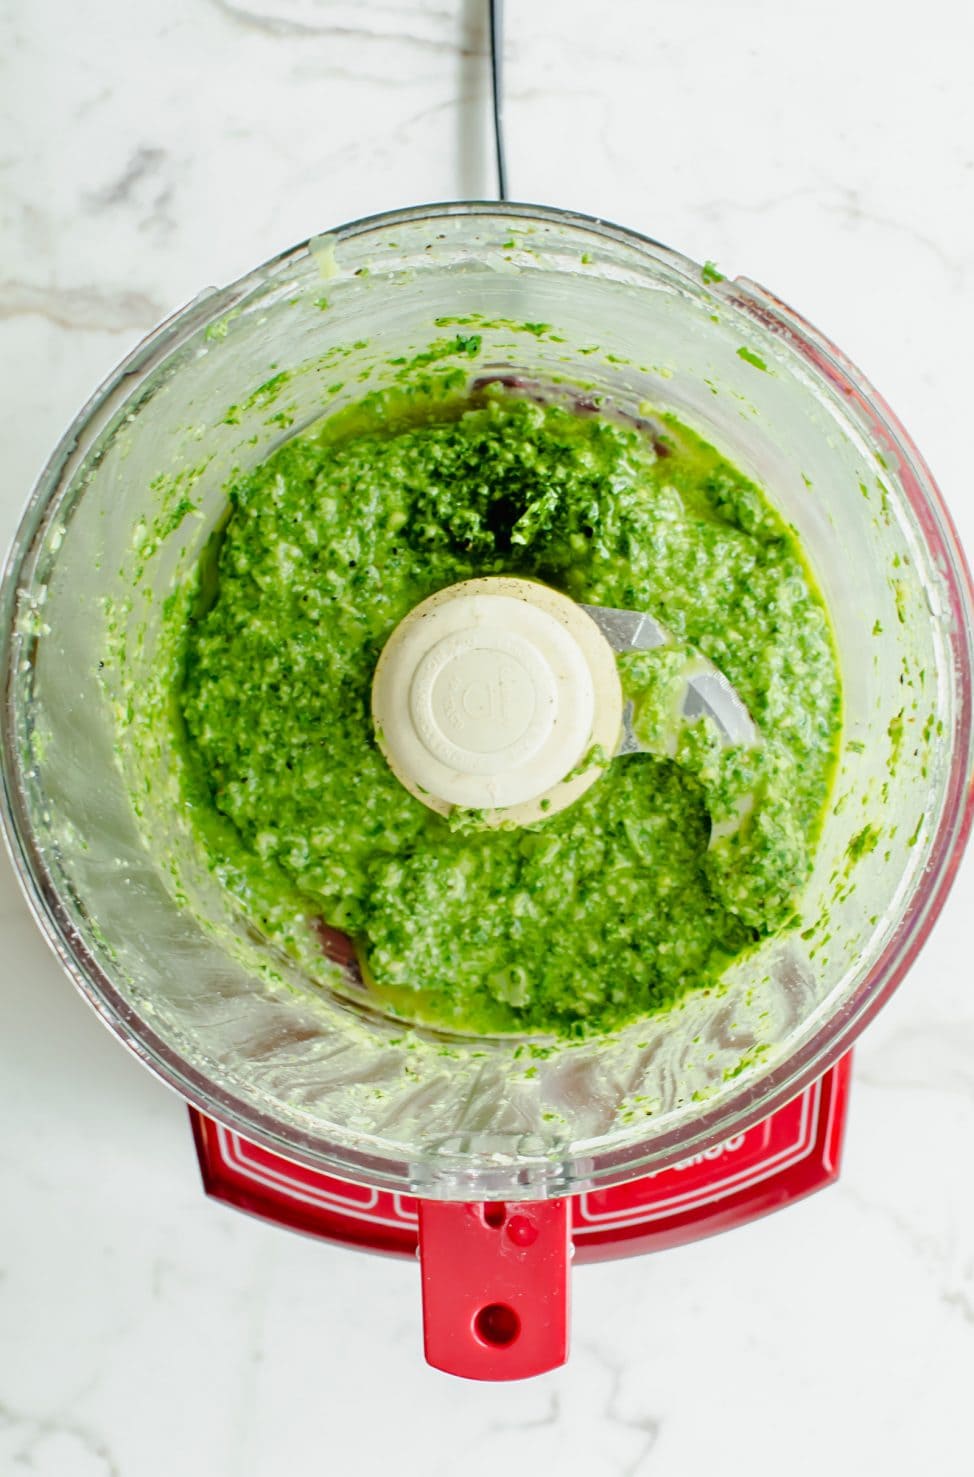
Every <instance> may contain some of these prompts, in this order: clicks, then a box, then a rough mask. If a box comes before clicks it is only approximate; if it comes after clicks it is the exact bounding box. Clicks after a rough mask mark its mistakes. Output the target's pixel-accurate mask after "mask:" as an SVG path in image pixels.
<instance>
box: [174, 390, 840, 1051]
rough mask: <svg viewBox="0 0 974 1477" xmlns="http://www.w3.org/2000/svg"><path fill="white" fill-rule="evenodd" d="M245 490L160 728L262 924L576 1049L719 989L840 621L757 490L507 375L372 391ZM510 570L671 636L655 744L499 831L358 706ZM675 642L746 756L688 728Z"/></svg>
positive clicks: (186, 626)
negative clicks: (426, 604) (455, 603)
mask: <svg viewBox="0 0 974 1477" xmlns="http://www.w3.org/2000/svg"><path fill="white" fill-rule="evenodd" d="M229 505H230V506H229V513H228V517H227V520H226V522H225V524H224V525H223V527H222V528H221V530H220V532H219V534H218V535H217V536H215V537H214V539H213V540H211V543H210V546H209V547H208V550H207V552H206V554H205V556H204V558H203V559H202V560H201V562H200V564H199V567H198V569H197V571H196V574H195V576H194V585H193V588H192V590H191V591H190V592H188V594H187V598H186V599H185V600H183V601H180V600H176V601H173V602H172V603H171V610H170V619H171V620H172V621H174V622H176V621H178V623H179V625H178V630H175V631H174V633H173V649H174V651H175V652H176V659H175V661H174V664H173V671H174V673H175V674H176V675H174V678H173V683H174V688H173V699H174V701H173V703H172V710H171V711H172V724H173V737H174V741H175V742H176V743H177V744H178V745H179V749H180V754H181V758H182V761H183V762H182V764H181V773H182V775H183V779H182V785H183V789H184V800H185V802H186V807H187V813H188V814H189V815H190V817H191V820H192V824H193V826H194V830H195V833H196V835H197V839H198V843H199V846H200V848H201V849H202V850H203V852H204V853H206V854H207V855H208V856H209V859H210V864H211V866H212V868H213V870H214V871H215V873H216V874H217V875H218V876H219V877H220V879H221V881H222V883H223V884H224V886H225V887H227V888H228V889H229V890H230V891H231V892H232V893H233V894H234V895H235V897H236V898H237V899H238V901H239V904H240V906H241V907H242V908H243V909H244V911H245V912H246V913H247V914H248V916H249V917H250V919H251V921H252V922H253V923H254V925H255V926H256V927H257V928H258V929H259V930H261V931H262V932H263V933H264V934H265V935H266V936H268V937H269V938H271V939H272V940H273V939H275V937H276V938H277V939H278V941H279V940H280V939H282V938H284V939H286V938H287V937H288V936H289V932H288V929H289V926H290V925H291V924H293V923H294V921H295V920H301V919H310V920H315V921H318V922H320V923H321V924H324V925H327V926H328V928H332V929H338V930H341V931H342V932H343V933H346V934H348V935H350V936H351V937H352V938H353V939H354V941H355V946H356V952H357V954H358V957H359V960H360V963H361V967H362V972H363V975H364V978H365V980H366V982H367V986H368V988H369V990H370V993H371V995H372V998H373V999H374V1001H375V1002H377V1003H378V1004H379V1005H380V1006H382V1007H383V1008H385V1009H386V1010H388V1011H390V1012H392V1013H393V1014H400V1015H402V1016H404V1017H406V1018H409V1019H415V1020H420V1021H424V1022H427V1023H430V1024H433V1025H437V1026H441V1027H446V1028H448V1029H450V1030H457V1031H463V1032H472V1033H494V1032H517V1033H532V1034H534V1033H541V1034H552V1035H556V1036H579V1035H587V1034H593V1033H599V1032H604V1031H608V1030H613V1029H615V1028H617V1027H620V1026H622V1025H624V1024H626V1023H627V1022H630V1021H633V1020H635V1019H638V1018H640V1017H643V1016H646V1015H648V1014H650V1013H653V1012H656V1011H659V1010H661V1009H665V1008H666V1007H667V1006H669V1005H671V1004H672V1003H673V1002H675V1001H677V1000H678V999H679V998H680V997H681V996H682V995H683V994H684V992H685V991H687V990H691V989H701V988H708V987H714V986H715V985H716V984H717V982H718V981H719V978H720V976H721V974H722V972H723V971H724V970H725V969H726V968H727V966H728V964H729V963H730V962H731V961H733V960H734V959H735V958H737V957H739V956H740V955H741V954H742V953H744V952H746V951H747V950H749V949H752V948H753V947H754V946H755V945H756V944H757V943H759V942H760V941H761V940H762V939H764V938H767V937H768V936H770V935H772V934H776V933H779V932H782V931H784V930H786V929H787V928H788V927H789V926H791V925H792V923H793V922H794V917H795V899H796V897H797V895H798V893H799V891H800V889H801V887H802V885H803V883H804V882H805V880H806V879H807V877H808V875H809V873H810V870H811V863H812V858H813V855H814V850H815V845H816V841H817V838H818V835H819V831H820V827H821V823H822V816H823V812H824V810H825V807H826V803H827V800H828V796H829V790H830V786H831V782H832V777H833V773H834V768H835V746H836V739H837V733H838V726H839V717H840V684H839V675H838V670H837V665H836V657H835V650H834V646H833V642H832V637H831V632H830V626H829V621H828V617H827V614H826V610H825V607H824V605H823V602H822V598H821V595H820V593H819V591H818V590H817V588H816V586H815V583H814V581H813V578H812V576H811V574H810V571H809V569H808V566H807V564H806V562H805V560H804V558H803V555H802V551H801V549H800V548H799V546H798V544H797V542H796V540H795V537H794V535H793V533H792V532H791V531H790V530H789V529H788V528H787V527H786V525H785V524H784V522H783V521H782V519H781V518H780V516H779V515H778V514H777V513H776V512H775V510H774V509H773V508H772V506H771V504H770V503H769V502H768V500H767V498H766V497H765V495H764V493H763V492H762V491H761V490H760V489H759V488H758V487H756V486H755V485H754V483H753V482H751V481H749V480H748V478H747V477H745V476H743V475H742V474H741V473H740V472H739V471H738V470H736V469H735V468H734V467H733V466H732V465H731V464H730V463H729V462H728V461H726V460H725V459H724V458H723V457H722V456H721V455H719V454H718V452H717V451H715V450H714V449H713V448H712V447H711V446H709V445H707V444H706V443H705V442H704V441H702V440H701V439H700V438H699V437H698V436H697V435H696V434H694V433H693V432H692V431H690V430H689V429H688V428H687V427H685V426H683V425H681V424H680V423H679V422H677V421H676V420H675V419H674V418H672V417H670V416H661V417H660V418H659V421H658V423H656V424H655V425H654V426H650V425H649V424H648V423H647V424H646V425H641V424H633V423H629V422H627V421H625V420H624V419H623V418H621V417H612V416H611V415H609V414H600V413H596V412H593V411H592V410H591V409H589V408H588V406H586V407H585V409H584V411H579V410H578V409H577V407H576V408H575V409H573V408H571V407H570V406H569V404H568V403H567V402H562V403H556V402H555V401H554V400H551V401H550V402H546V403H538V401H537V400H536V399H532V398H528V397H524V396H521V395H518V394H515V393H511V392H510V391H509V390H505V389H504V387H502V386H489V387H486V388H482V389H480V390H478V391H475V392H467V393H459V392H457V393H455V394H453V395H452V396H451V395H446V396H444V395H443V394H432V395H427V394H422V393H419V392H417V393H414V394H412V395H410V394H409V393H407V392H395V393H393V392H389V393H387V394H377V395H373V396H370V397H369V398H368V399H367V400H365V401H363V402H362V404H361V405H360V406H358V407H355V408H353V409H351V410H347V411H345V412H342V413H340V414H338V415H335V416H332V417H330V418H328V419H326V420H325V421H323V422H321V423H319V425H318V426H317V427H315V428H313V429H312V430H311V431H310V432H306V433H304V434H302V435H299V436H296V437H295V438H294V439H292V440H290V441H289V442H287V443H286V444H284V445H283V446H282V447H281V448H280V449H279V450H277V451H276V452H275V453H274V454H273V455H272V456H271V457H269V458H268V459H267V460H266V461H264V462H263V463H262V464H261V465H259V466H258V467H256V468H255V469H254V470H253V471H251V472H249V473H247V474H245V475H241V476H239V477H238V478H237V479H236V480H234V481H233V483H232V485H231V486H230V488H229ZM501 574H503V575H517V576H521V577H528V578H531V579H536V580H541V581H544V582H545V583H547V584H549V585H551V586H553V587H554V588H555V589H557V590H560V591H562V592H563V593H564V594H566V595H568V596H570V597H571V598H572V599H574V600H577V601H580V602H585V603H588V604H594V605H608V606H614V607H625V608H628V609H632V610H646V611H649V612H650V613H651V614H652V615H653V616H654V617H655V618H656V619H657V620H658V621H660V622H662V623H663V624H664V625H665V626H666V627H668V628H669V630H670V631H671V632H672V633H673V635H674V641H675V643H676V645H674V646H668V647H661V648H658V649H657V650H655V651H651V652H639V653H633V654H630V655H627V656H623V657H620V658H619V665H620V673H621V676H622V681H623V688H624V692H625V693H626V694H627V696H628V697H630V698H631V699H632V701H633V703H634V708H635V727H636V731H637V734H638V736H639V737H640V739H641V740H642V742H643V743H644V744H646V746H647V747H650V748H651V749H652V750H653V752H652V753H649V754H636V755H632V756H630V757H626V758H620V759H616V760H614V761H613V762H612V763H611V764H610V765H609V766H608V768H607V770H606V772H605V773H604V774H603V775H602V777H601V778H600V779H599V780H598V781H597V783H596V784H595V785H593V786H592V787H591V788H590V789H589V790H588V791H587V792H586V793H585V794H584V796H582V798H581V799H579V800H578V801H577V802H576V803H575V804H574V805H572V806H570V807H568V808H567V809H566V810H564V811H562V812H560V813H559V814H557V815H553V816H552V817H551V818H550V819H546V820H544V821H542V822H540V823H538V824H534V825H531V826H530V827H521V828H514V827H512V828H510V829H504V828H503V827H502V828H500V829H490V830H485V829H482V828H479V827H478V826H477V824H476V818H475V817H471V816H466V815H463V814H456V813H455V814H454V815H452V816H449V817H446V818H444V817H443V816H441V815H438V814H436V813H435V812H433V811H431V810H429V809H428V808H427V807H426V806H424V805H423V804H422V803H420V802H419V801H418V800H416V799H415V798H414V797H413V796H411V795H410V794H409V793H408V792H407V791H406V790H405V789H404V788H403V786H402V785H401V784H400V783H399V781H398V780H397V779H396V778H395V777H394V775H393V774H392V772H391V770H390V769H389V767H388V766H387V764H386V761H385V760H384V758H383V757H382V754H381V753H380V751H379V748H378V747H377V744H376V737H375V732H374V729H373V725H372V719H371V712H370V692H371V685H372V677H373V672H374V669H375V664H376V661H377V659H378V656H379V653H380V652H381V650H382V648H383V646H384V644H385V642H386V641H387V639H388V637H389V635H390V634H391V632H392V631H393V630H394V628H395V627H396V625H397V624H398V623H399V621H401V620H402V619H403V617H404V616H406V615H407V614H408V612H409V611H410V610H411V609H412V608H413V607H414V606H415V605H416V604H418V603H419V602H420V601H421V600H424V599H426V598H427V597H428V596H429V595H432V594H433V593H434V592H435V591H437V590H440V589H442V588H443V587H444V586H447V585H451V584H454V583H456V582H458V581H461V580H467V579H471V578H475V577H479V576H485V575H501ZM687 648H690V649H691V651H692V650H693V649H696V650H698V651H701V652H703V653H704V654H705V655H706V656H707V657H708V658H709V659H710V660H711V661H712V662H713V663H714V664H715V665H716V666H717V667H718V668H719V669H720V670H721V671H722V672H723V673H724V674H725V675H726V676H727V678H728V680H729V681H730V682H731V683H732V684H733V686H734V687H735V688H736V690H737V692H738V694H739V695H740V697H741V699H742V700H743V702H744V703H745V704H746V706H747V708H748V710H749V712H750V714H751V717H752V718H753V720H754V723H755V724H756V726H757V728H758V730H759V732H760V734H761V737H762V743H761V745H760V746H759V747H758V748H756V749H754V750H750V751H745V750H742V749H734V748H726V747H722V746H721V743H720V741H719V737H718V735H717V733H716V732H715V731H714V730H713V729H712V728H711V727H710V726H709V725H708V723H706V722H705V721H704V720H702V719H698V720H697V721H696V722H695V723H679V722H676V721H675V719H674V713H673V682H674V674H675V673H677V672H678V671H679V670H680V669H681V668H682V667H683V665H684V663H685V660H686V657H687V654H688V653H687ZM741 814H743V815H744V819H743V820H742V821H741V820H739V819H735V818H738V817H740V815H741ZM325 931H327V930H325Z"/></svg>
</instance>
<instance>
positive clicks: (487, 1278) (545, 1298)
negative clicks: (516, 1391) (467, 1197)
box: [419, 1199, 571, 1380]
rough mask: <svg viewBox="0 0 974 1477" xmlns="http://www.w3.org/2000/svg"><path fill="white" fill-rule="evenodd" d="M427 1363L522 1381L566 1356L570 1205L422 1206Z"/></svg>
mask: <svg viewBox="0 0 974 1477" xmlns="http://www.w3.org/2000/svg"><path fill="white" fill-rule="evenodd" d="M419 1255H420V1264H421V1267H422V1276H423V1336H424V1346H425V1351H426V1359H427V1362H428V1363H429V1364H432V1365H433V1366H434V1367H435V1368H436V1369H443V1370H445V1371H446V1372H447V1374H457V1375H461V1376H463V1378H464V1379H468V1380H523V1379H528V1378H529V1377H530V1376H531V1375H535V1374H544V1372H545V1371H546V1370H548V1369H557V1367H558V1365H559V1364H564V1362H565V1360H566V1359H567V1357H568V1269H569V1265H570V1261H571V1250H570V1241H569V1215H568V1201H567V1199H562V1200H541V1201H530V1202H519V1201H512V1202H510V1203H503V1204H502V1203H501V1202H500V1201H487V1202H486V1203H484V1204H473V1205H471V1204H464V1203H458V1202H457V1201H447V1200H420V1201H419Z"/></svg>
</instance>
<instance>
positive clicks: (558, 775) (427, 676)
mask: <svg viewBox="0 0 974 1477" xmlns="http://www.w3.org/2000/svg"><path fill="white" fill-rule="evenodd" d="M372 714H373V718H374V720H375V725H376V733H377V737H378V741H379V744H380V747H381V748H382V751H383V753H384V754H385V756H386V759H387V760H388V762H389V765H390V767H391V768H392V770H393V772H394V773H395V774H396V776H397V777H398V779H399V780H400V781H401V782H402V784H403V785H405V787H406V788H407V789H408V790H409V791H410V792H411V793H412V794H413V795H415V796H416V797H417V798H418V799H419V800H422V801H423V803H424V804H425V805H428V806H430V807H431V809H433V810H438V811H440V812H441V813H446V812H448V811H449V810H451V809H452V808H453V807H454V806H460V807H462V808H464V809H469V810H479V811H483V812H485V815H484V819H485V820H486V821H487V822H489V823H492V824H500V823H502V822H515V823H516V824H520V825H523V824H526V823H527V822H529V821H533V820H538V819H541V818H542V817H544V816H548V815H551V814H553V813H554V812H555V811H557V810H561V809H563V807H564V806H566V805H569V804H570V803H571V802H572V801H573V800H575V799H577V797H578V796H579V795H580V794H582V792H583V791H584V790H586V789H588V787H589V785H591V784H593V783H594V781H595V780H596V779H598V777H599V775H600V774H601V772H602V768H603V767H604V766H600V765H598V764H592V765H589V766H587V767H585V768H584V769H583V770H582V772H581V773H578V774H573V771H574V770H576V769H577V768H578V766H579V765H580V764H582V761H583V760H584V759H585V757H586V756H587V755H588V754H589V752H590V751H591V750H592V749H593V748H595V747H596V746H599V747H600V748H601V749H602V750H604V752H605V755H606V760H607V759H608V756H610V755H612V754H613V753H614V752H615V750H616V748H617V746H618V742H619V735H620V732H621V727H622V691H621V687H620V684H619V676H618V672H617V670H616V663H615V656H614V654H613V652H612V648H611V647H610V646H609V644H608V642H607V641H606V639H605V637H604V636H603V635H602V633H601V631H600V630H599V628H598V626H597V625H596V624H595V622H594V621H593V620H592V618H591V617H590V616H589V615H587V614H586V613H585V611H584V610H582V608H581V607H580V606H578V605H576V604H575V602H574V601H573V600H569V599H568V598H567V596H565V595H560V594H559V593H558V592H557V591H556V590H552V589H550V588H549V587H548V586H547V585H541V584H537V583H536V582H535V581H533V580H523V579H509V578H507V577H497V578H489V579H476V580H466V581H464V582H463V583H462V584H458V585H450V586H449V587H448V588H447V589H445V590H439V591H438V592H437V593H436V594H435V595H432V596H431V597H430V598H429V599H428V600H424V601H423V602H422V604H421V605H417V606H416V607H415V609H414V610H411V611H410V612H409V614H408V615H407V616H406V617H405V618H404V619H403V620H402V621H401V622H400V623H399V625H398V626H397V627H396V629H395V630H394V631H393V633H392V635H391V636H390V638H389V640H388V642H387V643H386V646H385V648H384V649H383V652H382V655H381V656H380V658H379V661H378V664H377V666H376V669H375V678H374V681H373V684H372ZM570 775H571V776H572V777H571V778H567V776H570Z"/></svg>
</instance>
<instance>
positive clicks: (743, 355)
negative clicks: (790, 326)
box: [737, 345, 768, 374]
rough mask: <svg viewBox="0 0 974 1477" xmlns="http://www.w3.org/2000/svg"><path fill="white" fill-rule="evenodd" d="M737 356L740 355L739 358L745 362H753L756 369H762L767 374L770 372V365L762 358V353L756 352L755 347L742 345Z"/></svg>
mask: <svg viewBox="0 0 974 1477" xmlns="http://www.w3.org/2000/svg"><path fill="white" fill-rule="evenodd" d="M737 357H738V359H743V360H744V362H745V364H753V365H754V368H755V369H760V370H762V371H763V372H764V373H765V374H767V372H768V366H767V365H766V364H765V362H764V360H763V359H762V358H761V355H760V354H755V352H754V350H753V349H748V348H745V347H744V346H743V345H742V346H741V347H740V348H739V349H738V351H737Z"/></svg>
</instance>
